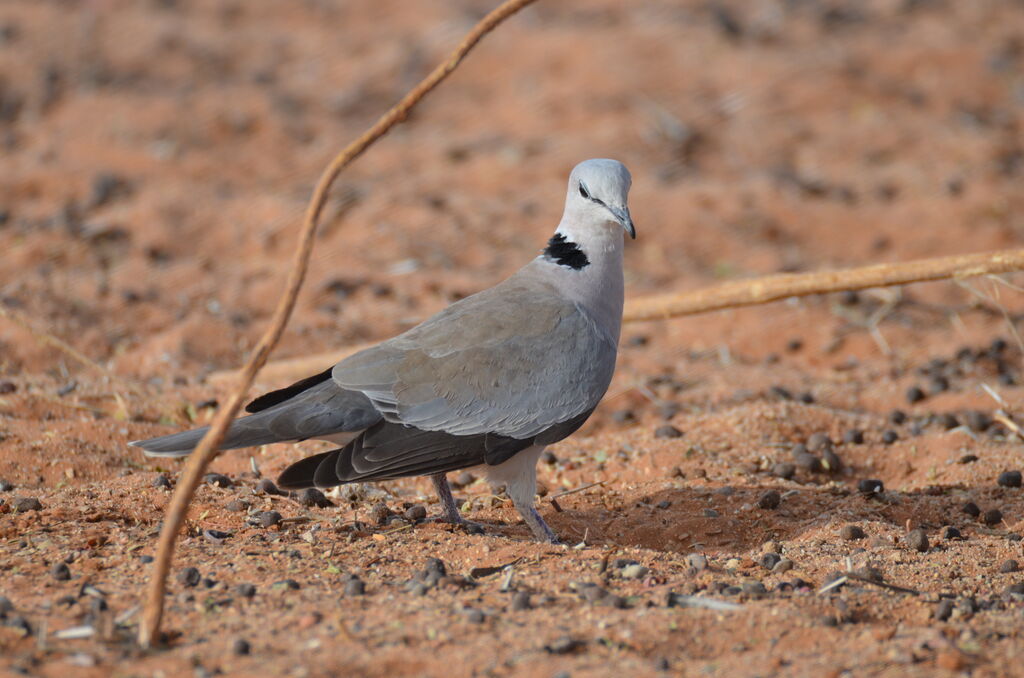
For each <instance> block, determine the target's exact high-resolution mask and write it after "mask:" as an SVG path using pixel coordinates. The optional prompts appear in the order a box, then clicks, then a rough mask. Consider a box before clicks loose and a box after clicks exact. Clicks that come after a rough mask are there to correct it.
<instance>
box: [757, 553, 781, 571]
mask: <svg viewBox="0 0 1024 678" xmlns="http://www.w3.org/2000/svg"><path fill="white" fill-rule="evenodd" d="M781 560H782V556H780V555H779V554H778V553H765V554H764V555H762V556H761V567H763V568H764V569H766V570H772V569H775V566H776V565H778V564H779V562H780V561H781Z"/></svg>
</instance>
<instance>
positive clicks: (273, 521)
mask: <svg viewBox="0 0 1024 678" xmlns="http://www.w3.org/2000/svg"><path fill="white" fill-rule="evenodd" d="M256 522H257V523H258V524H259V526H260V527H273V526H274V525H277V524H279V523H280V522H281V514H280V513H278V512H277V511H260V512H259V513H258V514H257V515H256Z"/></svg>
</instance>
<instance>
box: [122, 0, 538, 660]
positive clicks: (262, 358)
mask: <svg viewBox="0 0 1024 678" xmlns="http://www.w3.org/2000/svg"><path fill="white" fill-rule="evenodd" d="M532 2H534V0H507V1H506V2H504V3H502V4H501V5H500V6H498V7H497V8H496V9H495V10H493V11H492V12H491V13H490V14H488V15H487V16H485V17H484V18H483V19H481V20H480V22H479V23H478V24H477V25H476V26H474V27H473V29H472V30H471V31H470V32H469V33H468V34H467V35H466V37H465V38H463V40H462V42H461V43H460V44H459V46H458V47H457V48H456V49H455V51H453V52H452V54H451V56H449V57H448V59H447V60H445V62H444V63H442V64H441V65H439V66H438V67H437V68H435V69H434V70H433V71H432V72H431V73H430V74H429V75H428V76H427V77H426V78H424V79H423V81H422V82H420V84H418V85H417V86H416V87H415V88H414V89H413V90H412V91H411V92H409V93H408V94H406V95H405V97H404V98H403V99H402V100H401V101H400V102H398V104H397V105H395V106H394V107H393V108H392V109H391V110H390V111H388V112H387V113H385V114H384V115H383V116H382V117H381V118H380V119H379V120H378V121H377V122H376V123H375V124H374V125H373V126H372V127H371V128H370V129H368V130H367V131H366V132H364V133H363V135H362V136H360V137H359V138H358V139H356V140H355V141H353V142H352V143H350V144H349V145H348V146H347V147H346V148H345V149H344V150H343V151H342V152H341V153H339V154H338V155H337V157H335V158H334V160H332V161H331V163H330V164H329V165H328V166H327V169H326V170H324V172H323V174H322V175H321V176H320V180H319V181H318V182H317V185H316V190H315V191H314V192H313V196H312V198H311V199H310V202H309V206H308V208H307V209H306V214H305V218H304V220H303V224H302V230H301V231H300V233H299V244H298V247H297V248H296V250H295V255H294V257H293V259H292V267H291V270H290V271H289V273H288V280H287V283H286V285H285V290H284V293H283V294H282V295H281V298H280V300H279V301H278V304H277V308H276V309H275V311H274V316H273V320H272V322H271V324H270V327H269V328H268V329H267V331H266V333H265V334H264V335H263V337H261V338H260V341H259V344H257V346H256V348H255V350H253V352H252V354H251V355H250V356H249V361H248V363H246V365H245V367H244V368H243V369H242V373H241V375H240V376H239V379H238V384H237V386H236V387H235V391H234V393H233V394H232V395H231V398H230V399H229V400H228V401H227V403H225V405H224V407H222V408H221V409H220V410H219V411H218V412H217V415H216V417H215V418H214V420H213V422H212V423H211V425H210V430H209V432H208V433H207V434H206V435H205V436H204V437H203V439H202V440H201V441H200V442H199V445H198V446H197V447H196V449H195V450H194V451H193V452H192V455H191V456H190V457H189V460H188V463H187V464H186V466H185V469H184V471H183V472H182V474H181V478H180V479H179V480H178V485H177V487H176V488H175V491H174V496H173V497H172V498H171V503H170V505H169V506H168V508H167V513H166V518H165V520H164V524H163V528H162V529H161V531H160V541H159V546H158V548H157V553H156V559H155V561H154V564H153V573H152V576H151V577H150V580H149V585H148V589H147V595H146V605H145V609H144V610H143V616H142V620H141V623H140V625H139V644H140V645H142V646H143V647H149V646H151V645H152V643H153V639H154V638H155V637H156V635H157V633H158V631H159V629H160V620H161V617H162V616H163V604H164V589H165V585H166V581H167V573H168V570H169V569H170V564H171V557H172V556H173V554H174V546H175V542H176V541H177V535H178V532H179V530H180V529H181V525H182V523H183V522H184V519H185V514H186V512H187V511H188V506H189V503H190V502H191V500H192V495H193V494H194V493H195V490H196V487H197V486H198V485H199V482H200V479H201V478H202V476H203V473H204V471H205V470H206V466H207V465H208V464H209V462H210V460H211V459H213V457H214V456H216V454H217V447H218V446H219V445H220V442H221V440H223V438H224V434H225V432H226V431H227V429H228V426H229V425H230V424H231V421H232V420H233V419H234V418H235V415H236V414H238V410H239V408H241V406H242V401H243V399H244V398H245V395H246V393H247V392H248V390H249V387H250V386H251V385H252V382H253V379H254V378H255V377H256V373H257V372H258V371H259V369H260V368H261V367H263V365H264V363H266V361H267V357H268V356H269V355H270V351H271V350H272V349H273V348H274V346H275V345H276V344H277V342H278V340H279V339H280V337H281V334H282V333H283V332H284V328H285V325H286V324H287V322H288V318H289V317H290V315H291V312H292V309H293V308H294V307H295V301H296V299H297V297H298V294H299V290H300V289H301V287H302V283H303V281H304V279H305V277H306V270H307V268H308V266H309V257H310V254H311V253H312V251H313V242H314V236H315V234H316V227H317V223H318V221H319V218H320V213H321V212H322V211H323V208H324V204H325V203H326V202H327V196H328V192H329V190H330V188H331V184H332V183H334V180H335V179H336V178H337V177H338V175H339V174H340V173H341V171H342V170H343V169H344V168H345V167H347V166H348V165H349V164H350V163H351V162H352V161H353V160H355V159H356V158H358V157H359V156H360V155H362V154H363V152H364V151H366V149H367V148H369V147H370V146H371V145H372V144H373V143H374V142H375V141H377V140H378V139H379V138H380V137H382V136H384V134H385V133H387V131H388V130H390V129H391V128H392V127H394V126H395V125H397V124H398V123H400V122H402V121H404V120H405V119H406V118H407V117H408V115H409V112H410V111H411V110H412V108H413V107H414V106H415V105H416V104H417V103H419V101H420V100H421V99H423V97H425V96H426V95H427V94H428V93H429V92H430V91H431V90H433V89H434V88H435V87H437V86H438V85H439V84H440V83H441V82H442V81H443V80H444V79H445V78H447V77H448V75H449V74H451V73H452V71H454V70H455V69H456V68H457V67H458V66H459V64H460V63H461V62H462V60H463V58H465V56H466V55H467V54H468V53H469V51H470V50H471V49H473V47H474V46H475V45H476V44H477V43H478V42H479V41H480V39H481V38H483V37H484V36H485V35H487V34H488V33H489V32H491V31H492V30H494V28H495V27H497V26H498V25H499V24H500V23H501V22H502V21H504V20H505V19H507V18H508V17H510V16H512V15H513V14H515V13H516V12H518V11H519V10H520V9H522V8H523V7H525V6H527V5H529V4H531V3H532Z"/></svg>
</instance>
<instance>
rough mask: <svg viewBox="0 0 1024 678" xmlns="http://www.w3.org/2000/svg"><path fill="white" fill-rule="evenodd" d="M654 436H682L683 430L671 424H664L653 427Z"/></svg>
mask: <svg viewBox="0 0 1024 678" xmlns="http://www.w3.org/2000/svg"><path fill="white" fill-rule="evenodd" d="M654 437H655V438H682V437H683V432H682V431H680V430H679V429H677V428H676V427H675V426H673V425H672V424H665V425H663V426H659V427H658V428H656V429H654Z"/></svg>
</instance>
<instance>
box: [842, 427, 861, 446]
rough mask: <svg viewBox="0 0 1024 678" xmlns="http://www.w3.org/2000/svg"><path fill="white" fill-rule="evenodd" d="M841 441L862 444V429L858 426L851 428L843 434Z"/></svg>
mask: <svg viewBox="0 0 1024 678" xmlns="http://www.w3.org/2000/svg"><path fill="white" fill-rule="evenodd" d="M843 442H844V443H846V444H848V445H862V444H864V431H861V430H860V429H859V428H851V429H850V430H849V431H847V432H846V433H844V434H843Z"/></svg>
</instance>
